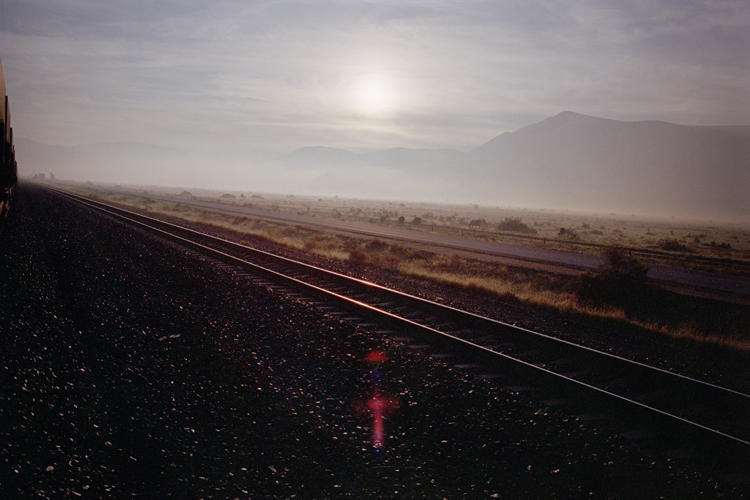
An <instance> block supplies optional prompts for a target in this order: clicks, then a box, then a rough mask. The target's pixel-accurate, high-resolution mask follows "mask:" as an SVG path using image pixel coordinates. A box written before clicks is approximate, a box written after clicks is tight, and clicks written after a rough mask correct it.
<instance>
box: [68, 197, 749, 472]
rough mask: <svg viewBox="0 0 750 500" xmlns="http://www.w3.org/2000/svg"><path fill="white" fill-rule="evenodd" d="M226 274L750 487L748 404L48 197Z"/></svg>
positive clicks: (370, 286) (225, 245)
mask: <svg viewBox="0 0 750 500" xmlns="http://www.w3.org/2000/svg"><path fill="white" fill-rule="evenodd" d="M54 192H55V193H57V194H58V195H61V196H64V197H66V198H67V199H69V200H72V201H75V202H76V203H80V204H84V205H86V206H88V207H90V208H92V209H94V210H97V211H100V212H103V213H105V214H107V215H109V216H111V217H115V218H117V219H119V220H121V221H124V222H126V223H128V224H132V225H135V226H137V227H139V228H141V229H143V230H145V231H148V232H151V233H155V234H157V235H159V236H160V237H163V238H166V239H169V240H171V241H173V242H176V243H177V244H179V245H181V246H183V247H186V248H189V249H191V250H192V251H194V252H196V253H199V254H201V255H203V256H205V257H208V258H210V259H213V260H216V261H218V262H219V263H220V264H221V265H223V266H226V267H231V268H232V269H233V270H235V271H236V272H238V273H239V274H241V275H243V276H246V277H247V279H249V280H251V281H253V282H256V283H259V284H262V285H264V286H267V287H270V288H275V289H277V290H280V291H281V292H283V293H285V294H288V295H291V296H294V297H296V298H298V299H300V300H304V301H306V302H308V303H310V304H312V305H313V306H314V307H316V308H318V309H319V310H321V311H322V312H325V313H327V314H330V315H334V316H339V317H340V318H341V319H348V320H351V321H356V322H357V323H359V324H360V325H363V326H365V327H367V328H371V329H375V330H378V331H380V332H382V333H383V334H384V335H389V336H391V337H392V338H395V339H397V340H399V341H401V342H402V343H404V344H406V345H408V346H409V347H410V348H411V349H415V350H421V351H424V353H425V354H426V355H431V356H434V357H437V358H441V359H445V360H446V362H448V363H452V364H453V365H454V366H456V367H458V368H461V369H464V370H474V371H476V372H477V374H478V375H480V376H483V377H485V378H487V379H491V380H492V381H493V383H496V384H499V385H500V386H502V387H504V388H506V389H507V390H509V391H532V392H533V393H534V394H535V397H538V398H539V400H540V401H544V402H545V403H546V404H549V405H555V406H558V405H564V406H566V411H570V412H572V413H573V414H574V415H577V416H578V418H580V419H582V420H593V419H603V420H607V421H609V422H613V425H612V426H611V428H614V429H619V431H618V433H619V434H620V435H621V436H623V437H625V438H627V439H648V440H650V441H651V442H652V443H657V444H656V445H657V446H660V447H661V448H662V449H663V450H664V453H669V454H671V455H672V456H683V457H689V458H690V459H696V460H701V461H702V462H703V464H704V465H706V466H710V467H712V468H714V470H715V471H716V473H717V474H723V475H724V476H726V477H730V476H731V477H734V478H741V480H743V481H744V480H748V481H750V477H748V475H747V474H748V471H750V395H748V394H744V393H741V392H738V391H735V390H731V389H728V388H725V387H720V386H718V385H714V384H710V383H707V382H704V381H701V380H696V379H693V378H689V377H686V376H683V375H680V374H676V373H672V372H669V371H665V370H662V369H659V368H655V367H652V366H648V365H645V364H642V363H638V362H634V361H632V360H628V359H624V358H621V357H618V356H615V355H612V354H609V353H605V352H601V351H597V350H594V349H591V348H587V347H583V346H580V345H576V344H573V343H571V342H567V341H564V340H560V339H557V338H554V337H550V336H548V335H544V334H541V333H538V332H534V331H531V330H528V329H524V328H520V327H517V326H513V325H510V324H507V323H503V322H500V321H497V320H493V319H490V318H486V317H482V316H479V315H477V314H473V313H469V312H466V311H461V310H458V309H455V308H452V307H449V306H445V305H443V304H439V303H436V302H432V301H429V300H425V299H422V298H419V297H415V296H412V295H408V294H405V293H402V292H399V291H396V290H391V289H388V288H386V287H383V286H380V285H377V284H374V283H370V282H367V281H363V280H360V279H356V278H352V277H349V276H345V275H343V274H340V273H336V272H332V271H329V270H326V269H322V268H319V267H315V266H310V265H308V264H305V263H303V262H299V261H295V260H291V259H288V258H285V257H281V256H278V255H274V254H271V253H268V252H265V251H262V250H258V249H253V248H250V247H247V246H243V245H239V244H237V243H234V242H230V241H227V240H224V239H220V238H216V237H213V236H210V235H207V234H203V233H199V232H196V231H193V230H191V229H188V228H185V227H181V226H177V225H174V224H170V223H168V222H164V221H160V220H157V219H153V218H150V217H146V216H143V215H140V214H137V213H134V212H130V211H127V210H123V209H120V208H117V207H113V206H111V205H107V204H103V203H100V202H94V201H92V200H90V199H87V198H83V197H79V196H76V195H73V194H71V193H68V192H64V191H58V190H54Z"/></svg>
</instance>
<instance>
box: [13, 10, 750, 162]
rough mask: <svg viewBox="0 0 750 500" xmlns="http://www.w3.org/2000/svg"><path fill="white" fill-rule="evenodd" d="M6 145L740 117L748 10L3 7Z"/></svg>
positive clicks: (397, 136)
mask: <svg viewBox="0 0 750 500" xmlns="http://www.w3.org/2000/svg"><path fill="white" fill-rule="evenodd" d="M0 30H1V31H0V57H1V58H2V63H3V68H4V70H5V78H6V83H7V90H8V94H9V96H10V102H11V109H12V112H13V125H14V129H15V134H16V137H23V138H28V139H33V140H36V141H40V142H44V143H46V144H56V145H63V146H72V145H78V144H87V143H95V142H104V141H136V142H143V143H149V144H157V145H161V146H169V147H178V148H182V147H187V146H201V147H205V148H206V149H217V150H219V149H220V150H222V151H225V152H234V153H236V154H238V155H244V156H247V157H254V158H264V157H276V156H279V155H281V154H284V153H288V152H290V151H292V150H294V149H296V148H299V147H302V146H307V145H325V146H331V147H343V148H348V149H351V150H355V151H356V150H361V149H378V148H386V147H397V146H403V147H427V148H442V147H451V148H456V149H461V150H469V149H472V148H474V147H476V146H478V145H479V144H481V143H483V142H485V141H487V140H489V139H491V138H492V137H494V136H496V135H498V134H500V133H502V132H505V131H513V130H516V129H518V128H520V127H523V126H525V125H530V124H532V123H534V122H537V121H539V120H541V119H544V118H546V117H549V116H552V115H555V114H557V113H559V112H561V111H563V110H573V111H577V112H580V113H584V114H590V115H594V116H601V117H607V118H615V119H622V120H641V119H657V120H665V121H671V122H675V123H680V124H750V90H749V89H750V3H748V2H747V0H703V1H701V0H696V1H691V0H638V1H627V0H576V1H575V2H569V1H563V0H559V1H556V0H549V1H535V0H518V1H515V0H514V1H497V0H493V1H471V0H462V1H461V2H456V1H453V0H451V1H448V0H432V1H430V0H424V1H414V2H409V1H403V0H394V1H372V2H354V1H326V0H314V1H313V0H311V1H252V0H242V1H240V0H227V1H206V0H200V1H198V0H169V1H164V0H151V1H147V2H146V1H141V0H137V1H136V0H118V1H110V0H107V1H95V0H58V1H51V0H0Z"/></svg>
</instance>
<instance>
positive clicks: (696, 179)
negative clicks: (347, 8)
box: [16, 111, 750, 221]
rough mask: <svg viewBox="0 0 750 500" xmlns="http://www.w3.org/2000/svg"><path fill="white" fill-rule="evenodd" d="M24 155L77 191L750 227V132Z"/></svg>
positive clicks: (521, 133) (597, 126)
mask: <svg viewBox="0 0 750 500" xmlns="http://www.w3.org/2000/svg"><path fill="white" fill-rule="evenodd" d="M16 150H17V157H18V161H19V171H20V172H21V173H24V170H25V173H26V174H27V175H29V173H30V170H31V169H35V170H36V171H41V172H50V171H52V172H55V174H56V176H57V177H58V178H72V179H78V180H93V181H100V182H107V181H109V182H121V183H125V182H130V183H144V184H145V183H156V184H165V183H166V184H171V185H181V186H191V185H194V186H196V187H201V186H203V185H205V186H207V187H216V184H214V185H213V186H208V184H209V183H208V179H209V177H207V176H208V175H212V176H213V177H211V178H210V179H211V180H214V181H215V180H216V175H217V172H221V173H222V175H224V179H230V180H229V181H224V182H225V184H226V186H234V187H233V189H235V190H237V189H245V190H251V191H252V190H262V189H265V190H267V191H276V192H297V193H301V194H302V193H308V194H314V195H326V194H339V195H343V196H355V197H362V198H367V197H373V198H384V199H399V200H415V201H418V200H436V201H445V200H451V201H462V202H469V203H480V204H490V205H493V206H519V207H537V208H569V209H579V210H591V211H600V212H618V213H638V214H651V215H678V216H690V217H700V218H715V219H732V220H740V221H748V220H750V196H749V194H750V126H725V127H722V126H685V125H676V124H673V123H667V122H660V121H638V122H624V121H617V120H610V119H604V118H596V117H592V116H585V115H581V114H578V113H573V112H570V111H566V112H563V113H560V114H558V115H556V116H553V117H551V118H547V119H546V120H543V121H541V122H538V123H535V124H533V125H530V126H527V127H524V128H521V129H519V130H517V131H515V132H506V133H503V134H501V135H499V136H497V137H495V138H493V139H491V140H489V141H487V142H485V143H484V144H481V145H479V146H478V147H476V148H475V149H473V150H471V151H468V152H462V151H456V150H451V149H412V148H393V149H386V150H380V151H373V152H366V153H355V152H352V151H348V150H345V149H337V148H328V147H323V146H313V147H304V148H300V149H297V150H295V151H293V152H291V153H289V154H287V155H285V156H282V157H281V158H277V159H274V160H268V161H266V162H261V163H257V162H255V163H251V162H248V164H247V165H239V166H238V165H237V164H236V162H235V164H233V165H232V166H231V167H229V166H227V167H225V170H226V171H224V170H222V169H221V168H220V166H219V165H218V164H217V165H215V166H213V168H200V167H199V166H198V165H201V164H202V162H205V160H206V158H205V157H199V156H196V155H193V154H191V152H189V151H178V150H170V149H167V148H163V147H159V146H153V145H147V144H142V143H102V144H92V145H85V146H76V147H72V148H63V147H60V146H47V145H44V144H40V143H37V142H34V141H30V140H24V139H18V140H17V141H16ZM92 165H93V166H95V168H92ZM188 165H195V166H194V167H188ZM203 171H205V172H203ZM201 175H204V176H203V177H201ZM273 179H276V180H275V184H274V182H273V181H272V180H273Z"/></svg>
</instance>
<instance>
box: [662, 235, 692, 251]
mask: <svg viewBox="0 0 750 500" xmlns="http://www.w3.org/2000/svg"><path fill="white" fill-rule="evenodd" d="M657 246H658V247H659V248H661V249H662V250H667V251H668V252H690V251H691V250H690V248H688V247H687V246H685V245H683V244H682V243H680V242H679V241H677V240H676V239H674V238H666V239H663V240H660V241H659V243H658V245H657Z"/></svg>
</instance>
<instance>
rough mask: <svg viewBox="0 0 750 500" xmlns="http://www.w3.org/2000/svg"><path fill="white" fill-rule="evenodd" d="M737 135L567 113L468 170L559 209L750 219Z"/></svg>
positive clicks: (748, 182) (744, 147)
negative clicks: (728, 214)
mask: <svg viewBox="0 0 750 500" xmlns="http://www.w3.org/2000/svg"><path fill="white" fill-rule="evenodd" d="M730 129H732V130H725V129H722V128H712V127H692V126H683V125H675V124H671V123H666V122H659V121H642V122H620V121H616V120H608V119H603V118H593V117H588V116H584V115H579V114H576V113H572V112H565V113H561V114H559V115H557V116H555V117H552V118H548V119H546V120H544V121H542V122H539V123H537V124H534V125H531V126H529V127H525V128H522V129H520V130H518V131H516V132H513V133H510V134H503V135H500V136H498V137H496V138H494V139H492V140H490V141H488V142H487V143H485V144H483V145H481V146H479V147H478V148H476V149H474V150H473V151H471V152H470V154H469V158H467V160H466V161H465V162H464V164H463V168H464V169H465V170H469V171H471V172H472V173H473V174H474V175H476V176H478V177H481V178H484V179H486V180H487V181H488V185H490V186H496V187H498V188H501V187H502V184H503V183H507V182H510V185H511V186H512V190H513V191H518V190H520V191H522V192H523V191H525V192H530V193H536V196H537V197H539V198H540V199H544V200H547V201H548V202H550V203H553V204H571V203H574V204H577V205H579V206H580V205H581V204H586V205H589V206H588V207H582V208H595V207H602V208H604V207H605V206H609V207H612V209H613V210H624V209H626V207H630V206H632V207H633V209H634V210H635V209H638V211H643V210H646V211H657V212H660V213H664V212H667V213H669V212H676V213H681V212H683V211H685V210H687V209H691V210H693V211H695V209H698V210H707V211H717V210H718V211H721V212H725V211H730V212H735V213H738V212H741V211H746V212H747V213H750V203H749V202H748V200H747V198H748V197H747V193H748V192H750V140H749V139H750V136H746V135H745V134H744V133H743V130H742V129H743V128H742V127H730ZM501 191H503V192H504V194H506V195H509V194H511V193H509V192H508V191H509V190H508V189H504V190H503V189H501ZM576 202H577V203H576Z"/></svg>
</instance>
